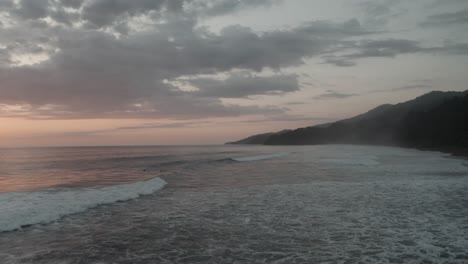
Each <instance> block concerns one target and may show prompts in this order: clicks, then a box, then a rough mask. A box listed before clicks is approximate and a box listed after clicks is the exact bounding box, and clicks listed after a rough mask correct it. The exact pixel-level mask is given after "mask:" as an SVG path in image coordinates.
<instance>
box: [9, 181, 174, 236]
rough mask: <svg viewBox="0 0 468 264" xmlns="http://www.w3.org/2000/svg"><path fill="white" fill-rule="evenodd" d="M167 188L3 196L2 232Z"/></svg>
mask: <svg viewBox="0 0 468 264" xmlns="http://www.w3.org/2000/svg"><path fill="white" fill-rule="evenodd" d="M165 185H166V182H165V181H164V180H163V179H161V178H153V179H151V180H147V181H142V182H136V183H131V184H122V185H115V186H108V187H101V188H80V189H60V190H57V189H56V190H47V191H39V192H16V193H5V194H0V212H1V214H0V232H4V231H12V230H16V229H20V228H21V227H24V226H28V225H33V224H45V223H49V222H52V221H55V220H57V219H60V218H62V217H64V216H66V215H70V214H75V213H80V212H84V211H86V210H87V209H89V208H92V207H96V206H98V205H102V204H110V203H114V202H118V201H127V200H130V199H135V198H138V197H139V196H141V195H146V194H151V193H154V192H156V191H158V190H160V189H162V188H163V187H164V186H165Z"/></svg>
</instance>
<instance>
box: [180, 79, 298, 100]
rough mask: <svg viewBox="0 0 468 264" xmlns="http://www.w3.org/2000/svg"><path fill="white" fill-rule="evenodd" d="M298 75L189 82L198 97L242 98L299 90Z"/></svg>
mask: <svg viewBox="0 0 468 264" xmlns="http://www.w3.org/2000/svg"><path fill="white" fill-rule="evenodd" d="M297 78H298V76H296V75H274V76H267V77H260V76H255V75H252V74H250V73H237V74H232V75H230V76H229V77H228V78H227V79H224V80H217V79H209V78H199V79H192V80H189V81H188V82H189V83H190V84H191V85H193V86H195V87H197V88H198V89H199V91H196V92H194V93H195V94H196V95H199V96H203V97H218V98H242V97H248V96H251V95H277V94H285V93H290V92H295V91H298V90H299V82H298V80H297Z"/></svg>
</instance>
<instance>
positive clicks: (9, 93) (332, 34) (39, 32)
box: [0, 1, 368, 119]
mask: <svg viewBox="0 0 468 264" xmlns="http://www.w3.org/2000/svg"><path fill="white" fill-rule="evenodd" d="M90 3H94V2H93V1H91V2H89V1H88V2H85V4H84V5H90ZM101 3H106V4H109V2H107V1H102V2H101ZM118 3H120V2H118ZM136 3H140V4H141V5H143V6H145V5H144V3H146V2H141V1H136V2H132V3H127V2H125V3H120V4H118V5H117V6H114V7H113V8H111V10H108V11H107V12H109V13H110V14H120V13H121V12H123V11H122V10H127V11H125V12H127V13H128V14H131V13H133V12H135V13H136V12H139V11H138V10H140V9H139V8H141V6H138V8H137V7H135V6H134V5H136ZM75 4H76V3H75ZM120 5H122V6H120ZM128 5H130V6H128ZM153 5H154V6H153ZM76 6H78V4H76ZM149 7H153V8H156V7H157V6H156V3H155V2H152V3H151V6H149ZM83 8H85V7H83ZM54 10H56V9H54ZM128 10H136V11H128ZM109 16H113V15H109ZM37 23H38V22H36V21H21V22H20V21H18V23H17V24H16V26H15V27H10V28H7V29H0V33H1V34H0V42H5V43H7V46H8V49H9V50H8V52H9V53H8V54H12V53H15V54H20V55H21V54H25V55H27V56H29V54H31V53H32V52H34V50H35V49H37V48H40V50H41V54H44V56H46V57H45V60H44V61H42V62H39V63H37V64H34V65H22V66H19V65H15V66H13V65H9V64H8V63H9V61H8V60H7V59H6V57H7V56H9V55H5V52H6V51H3V53H2V54H3V55H2V57H3V60H2V61H3V64H1V65H0V83H2V86H0V104H9V105H16V106H21V107H20V109H21V111H16V112H15V113H14V114H15V115H17V116H29V117H30V118H48V119H54V118H55V119H78V118H161V117H166V118H176V119H187V118H202V117H219V116H238V115H255V114H279V113H284V112H285V111H287V109H285V108H281V107H277V106H269V107H258V106H238V105H226V104H224V103H223V102H222V101H221V100H220V99H219V98H223V97H224V98H225V97H228V98H237V97H247V96H250V95H258V94H284V93H287V92H293V91H297V90H298V89H299V87H298V86H299V85H298V81H297V76H293V75H274V76H266V77H260V75H258V76H257V75H253V74H251V75H245V74H244V75H243V76H241V75H237V76H236V75H235V74H231V73H230V72H232V71H234V72H236V71H238V70H247V71H255V72H261V71H264V70H267V69H274V70H278V69H282V68H287V67H291V66H296V65H301V64H303V63H304V59H305V58H308V57H313V56H317V55H320V54H322V53H323V52H328V49H330V47H333V46H334V45H337V43H339V42H340V41H341V40H343V39H344V38H347V37H353V36H361V35H366V34H368V32H367V31H366V30H365V29H363V28H362V27H361V26H360V24H359V22H357V20H350V21H347V22H344V23H332V22H327V21H315V22H308V23H305V24H303V25H300V26H298V27H295V28H291V29H288V30H274V31H267V32H262V33H257V32H254V31H253V30H252V29H250V28H247V27H241V26H229V27H226V28H224V29H223V30H221V31H220V32H219V33H213V32H210V31H208V30H207V29H206V28H201V27H197V19H196V18H193V17H188V18H180V17H170V16H168V17H167V20H164V22H161V23H160V24H158V26H157V27H155V28H148V29H145V30H141V31H137V32H132V33H131V34H129V35H126V36H120V37H119V36H116V35H115V34H113V33H109V32H107V31H102V30H96V29H90V28H80V27H75V26H73V27H70V26H67V25H51V24H48V23H46V22H44V21H43V22H41V23H42V24H41V23H39V24H37ZM65 24H66V23H65ZM33 25H34V27H35V28H34V30H31V29H30V27H31V26H33ZM19 39H21V41H19ZM218 73H224V74H227V75H228V76H230V77H229V78H227V79H226V80H224V81H222V82H219V81H216V80H208V79H203V78H201V77H197V76H198V75H201V74H203V75H206V74H218ZM24 76H28V78H24ZM184 76H192V79H193V84H194V85H197V86H199V89H200V92H199V93H193V92H186V91H182V90H180V89H179V87H176V86H174V84H173V81H175V80H177V79H178V78H181V77H184ZM4 114H5V113H4ZM10 114H11V113H10Z"/></svg>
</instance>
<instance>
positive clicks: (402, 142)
mask: <svg viewBox="0 0 468 264" xmlns="http://www.w3.org/2000/svg"><path fill="white" fill-rule="evenodd" d="M232 144H265V145H314V144H374V145H394V146H402V147H415V148H424V149H433V150H445V151H451V152H456V153H462V152H463V153H467V152H466V150H467V149H468V91H465V92H439V91H434V92H430V93H427V94H425V95H423V96H420V97H418V98H416V99H414V100H411V101H407V102H404V103H399V104H395V105H388V104H387V105H381V106H379V107H376V108H374V109H372V110H370V111H369V112H367V113H365V114H362V115H358V116H356V117H353V118H350V119H345V120H341V121H337V122H334V123H331V124H324V125H317V126H311V127H305V128H299V129H295V130H289V131H281V132H278V133H267V134H261V135H256V136H251V137H249V138H246V139H243V140H240V141H237V142H233V143H232Z"/></svg>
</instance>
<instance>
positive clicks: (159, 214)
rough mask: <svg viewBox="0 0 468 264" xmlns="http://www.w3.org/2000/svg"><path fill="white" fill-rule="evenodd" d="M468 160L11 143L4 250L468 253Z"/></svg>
mask: <svg viewBox="0 0 468 264" xmlns="http://www.w3.org/2000/svg"><path fill="white" fill-rule="evenodd" d="M467 204H468V161H466V160H463V159H455V158H451V157H449V156H448V155H446V154H442V153H438V152H422V151H417V150H410V149H401V148H390V147H372V146H346V145H327V146H296V147H293V146H290V147H267V146H198V147H169V146H167V147H93V148H90V147H86V148H37V149H1V150H0V231H2V233H0V263H467V262H468V250H467V249H468V207H467Z"/></svg>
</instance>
